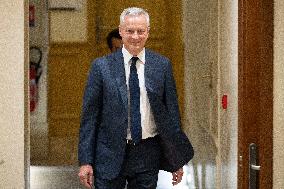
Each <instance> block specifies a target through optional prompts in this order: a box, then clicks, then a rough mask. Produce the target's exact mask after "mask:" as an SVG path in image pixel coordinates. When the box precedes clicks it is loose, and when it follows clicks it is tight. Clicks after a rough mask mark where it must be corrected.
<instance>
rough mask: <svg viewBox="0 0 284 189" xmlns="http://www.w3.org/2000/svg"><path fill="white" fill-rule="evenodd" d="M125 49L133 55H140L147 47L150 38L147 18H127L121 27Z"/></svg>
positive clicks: (120, 31)
mask: <svg viewBox="0 0 284 189" xmlns="http://www.w3.org/2000/svg"><path fill="white" fill-rule="evenodd" d="M119 33H120V35H121V37H122V41H123V44H124V47H125V48H126V49H127V50H128V52H129V53H130V54H132V55H138V54H139V53H140V52H141V51H142V49H143V48H144V46H145V43H146V41H147V39H148V36H149V29H148V26H147V20H146V17H145V16H143V15H141V16H126V17H125V18H124V22H123V23H122V25H120V26H119Z"/></svg>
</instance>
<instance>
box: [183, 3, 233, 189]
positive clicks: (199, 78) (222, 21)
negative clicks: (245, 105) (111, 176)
mask: <svg viewBox="0 0 284 189" xmlns="http://www.w3.org/2000/svg"><path fill="white" fill-rule="evenodd" d="M237 24H238V1H237V0H233V1H226V0H220V1H217V2H216V1H214V0H192V1H184V18H183V27H184V31H185V32H184V41H185V49H186V50H185V52H186V53H185V66H184V67H185V106H186V107H185V112H186V113H185V120H184V123H185V127H186V132H187V134H188V136H189V137H190V139H191V141H192V143H193V146H194V148H195V149H196V153H195V157H194V159H193V161H192V163H193V167H196V168H194V169H195V170H194V171H195V173H194V174H196V175H195V176H196V177H197V179H196V178H195V182H199V185H197V184H195V187H197V188H236V187H237V150H238V146H237V127H238V123H237V113H238V109H237V106H238V104H237V103H238V102H237V99H238V98H237V95H238V91H237V88H238V85H237V82H238V78H237V76H238V72H237V70H238V67H237V66H238V58H237V56H238V51H237V50H238V45H237V43H238V40H237V39H238V38H237V37H238V33H237V31H238V29H237ZM224 94H225V95H228V99H229V100H228V101H229V105H228V109H227V110H224V109H222V108H221V102H220V99H221V98H222V96H223V95H224ZM199 168H200V169H199ZM200 170H201V171H200ZM196 172H197V173H196Z"/></svg>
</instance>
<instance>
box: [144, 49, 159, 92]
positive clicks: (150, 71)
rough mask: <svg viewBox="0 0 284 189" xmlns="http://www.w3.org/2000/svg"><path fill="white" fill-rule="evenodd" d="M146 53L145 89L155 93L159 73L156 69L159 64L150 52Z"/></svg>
mask: <svg viewBox="0 0 284 189" xmlns="http://www.w3.org/2000/svg"><path fill="white" fill-rule="evenodd" d="M145 53H146V54H145V70H144V72H145V73H144V77H145V87H146V90H147V92H153V91H154V89H155V78H156V76H155V74H157V73H158V72H157V68H156V66H157V64H156V63H155V59H154V58H153V56H152V54H151V52H150V51H148V50H147V49H146V51H145ZM160 79H161V78H160Z"/></svg>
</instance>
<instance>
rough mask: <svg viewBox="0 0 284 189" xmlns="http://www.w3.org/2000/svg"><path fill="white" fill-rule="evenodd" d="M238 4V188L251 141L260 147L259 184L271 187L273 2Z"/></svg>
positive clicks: (242, 1)
mask: <svg viewBox="0 0 284 189" xmlns="http://www.w3.org/2000/svg"><path fill="white" fill-rule="evenodd" d="M238 6H239V7H238V9H239V11H238V17H239V18H238V19H239V20H238V32H239V33H238V45H239V46H238V72H239V74H238V91H239V92H238V95H239V97H238V98H239V99H238V100H239V102H238V107H239V110H238V116H239V117H238V130H239V131H238V188H248V181H249V179H248V178H249V174H248V172H249V163H248V150H249V148H248V146H249V144H250V143H256V144H257V145H258V146H260V147H261V148H259V154H260V155H259V156H258V158H259V162H260V164H261V170H264V171H260V172H259V183H258V184H259V186H258V187H259V188H263V187H262V186H265V188H272V186H273V183H272V180H273V32H274V25H273V19H274V18H273V14H274V4H273V0H261V1H254V0H239V1H238ZM264 128H265V129H264Z"/></svg>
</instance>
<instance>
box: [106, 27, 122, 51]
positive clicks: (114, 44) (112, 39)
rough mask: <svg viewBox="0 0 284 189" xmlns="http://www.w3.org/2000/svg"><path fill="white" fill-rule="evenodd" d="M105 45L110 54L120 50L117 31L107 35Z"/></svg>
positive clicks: (120, 41)
mask: <svg viewBox="0 0 284 189" xmlns="http://www.w3.org/2000/svg"><path fill="white" fill-rule="evenodd" d="M106 40H107V45H108V48H109V50H110V51H111V52H115V51H117V50H118V49H120V48H122V39H121V36H120V34H119V30H118V29H114V30H112V31H111V32H110V33H109V34H108V35H107V38H106Z"/></svg>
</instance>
